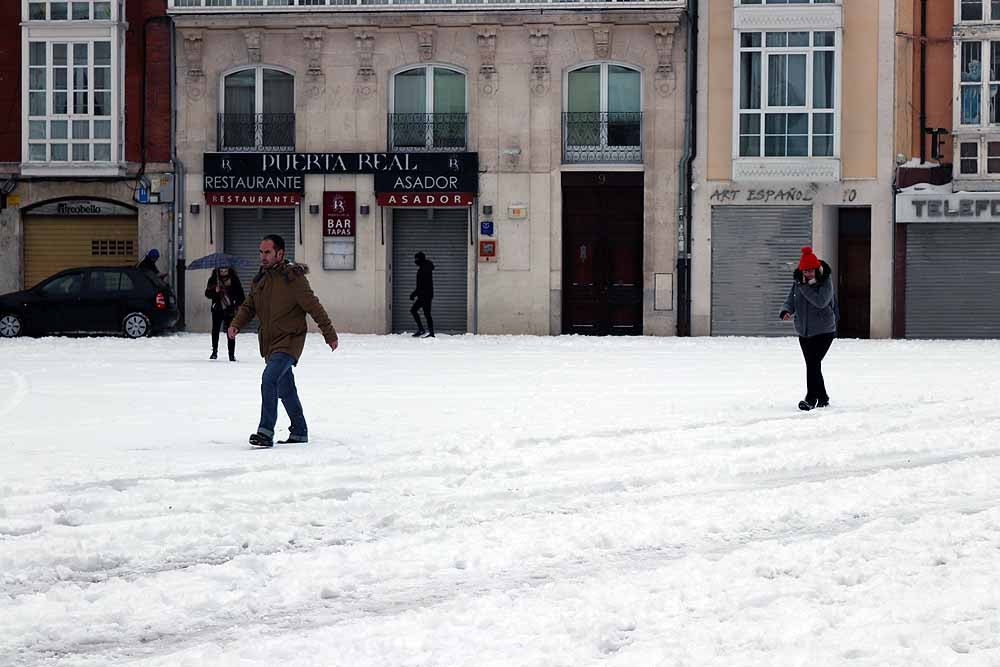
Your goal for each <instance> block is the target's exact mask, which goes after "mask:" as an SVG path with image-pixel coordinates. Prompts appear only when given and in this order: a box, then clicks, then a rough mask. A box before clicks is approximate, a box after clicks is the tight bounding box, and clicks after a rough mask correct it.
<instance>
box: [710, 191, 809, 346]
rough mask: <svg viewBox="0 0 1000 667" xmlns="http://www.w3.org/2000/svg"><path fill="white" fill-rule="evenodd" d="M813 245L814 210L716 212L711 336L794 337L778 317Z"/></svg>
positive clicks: (753, 208) (734, 208)
mask: <svg viewBox="0 0 1000 667" xmlns="http://www.w3.org/2000/svg"><path fill="white" fill-rule="evenodd" d="M811 244H812V207H810V206H713V207H712V334H713V335H715V336H790V335H794V331H793V330H792V327H791V326H790V325H789V324H788V323H786V322H782V321H781V320H779V319H778V311H779V310H781V304H782V303H784V301H785V297H786V296H788V288H789V286H790V285H791V282H792V271H793V270H794V269H795V266H796V263H797V262H798V259H799V256H800V255H801V248H802V246H805V245H811Z"/></svg>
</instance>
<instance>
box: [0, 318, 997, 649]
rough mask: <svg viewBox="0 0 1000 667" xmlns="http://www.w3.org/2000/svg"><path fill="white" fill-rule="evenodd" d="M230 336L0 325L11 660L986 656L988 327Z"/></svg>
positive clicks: (2, 518)
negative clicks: (257, 437)
mask: <svg viewBox="0 0 1000 667" xmlns="http://www.w3.org/2000/svg"><path fill="white" fill-rule="evenodd" d="M239 345H240V347H239V349H238V351H237V354H238V356H240V357H241V362H240V363H237V364H230V363H229V362H225V361H217V362H210V361H208V360H207V356H208V352H209V344H208V336H207V335H204V336H194V335H185V336H176V337H169V338H156V339H151V340H140V341H127V340H114V339H42V340H22V339H18V340H15V341H0V380H2V381H3V383H4V385H3V386H4V387H5V388H7V389H6V390H5V391H4V392H3V393H2V394H0V416H2V417H3V418H4V419H3V421H4V427H3V429H2V431H0V447H2V449H3V451H4V453H5V458H4V465H3V466H2V468H0V664H2V665H5V666H7V665H9V666H16V665H37V664H48V665H102V666H103V665H116V664H130V665H136V664H139V665H158V666H167V665H170V666H176V665H190V666H195V665H198V666H201V665H261V666H263V665H276V664H287V665H351V666H357V665H515V664H516V665H574V666H577V665H598V664H602V665H603V664H610V665H629V666H632V665H653V664H698V665H719V666H722V665H735V664H740V665H787V664H810V665H812V664H818V665H826V664H841V663H844V662H850V663H851V664H857V665H882V664H907V665H911V664H921V665H943V664H958V663H961V664H977V665H980V664H982V665H985V664H998V663H1000V627H998V622H997V608H998V605H1000V597H998V594H997V593H996V584H995V579H996V572H997V570H998V567H1000V502H998V501H1000V490H998V488H1000V487H998V486H997V482H996V480H997V478H998V476H1000V446H998V445H997V444H996V433H997V432H998V428H1000V398H998V397H1000V391H998V390H1000V379H998V377H1000V372H998V371H1000V342H995V341H985V342H966V341H960V342H916V341H848V340H841V341H836V342H835V343H834V346H833V348H832V350H831V352H830V354H829V356H828V357H827V361H826V362H825V369H826V380H827V386H828V387H829V389H830V393H831V397H832V404H833V407H831V408H829V409H827V410H815V411H813V412H810V413H800V412H798V411H797V410H796V409H795V404H796V402H797V401H798V400H799V398H800V397H801V394H802V393H803V384H804V368H803V364H802V361H801V358H800V353H799V350H798V345H797V342H796V341H795V340H794V339H777V340H764V339H655V338H630V339H584V338H566V337H559V338H528V337H507V338H501V337H472V336H462V337H446V336H442V337H440V338H438V339H437V340H414V339H410V338H408V337H400V336H385V337H377V336H351V335H345V336H343V337H342V339H341V349H340V350H338V351H337V352H336V353H331V352H330V351H329V350H328V349H327V348H325V346H324V345H323V341H322V340H321V339H320V338H318V337H310V340H309V342H308V345H307V349H306V354H305V356H304V358H303V360H302V363H301V364H300V366H299V367H298V368H297V369H296V370H295V373H296V376H297V380H298V384H299V389H300V392H301V396H302V400H303V404H304V407H305V410H306V416H307V418H308V419H309V424H310V435H311V438H312V440H313V441H312V442H311V443H310V444H309V445H306V446H279V447H276V448H275V449H273V450H264V451H251V450H250V449H249V447H248V446H247V445H246V436H247V434H248V433H249V432H250V431H251V430H252V429H253V428H254V427H255V426H256V418H257V413H258V410H259V405H258V400H259V399H258V385H259V374H260V371H261V368H262V363H261V361H260V360H259V359H257V358H256V354H255V346H254V345H253V341H252V340H251V339H250V338H249V337H246V336H244V337H241V339H240V343H239ZM283 419H284V418H283V417H282V420H279V426H280V425H283V424H284V425H286V423H285V422H283Z"/></svg>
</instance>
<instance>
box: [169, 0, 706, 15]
mask: <svg viewBox="0 0 1000 667" xmlns="http://www.w3.org/2000/svg"><path fill="white" fill-rule="evenodd" d="M686 2H687V0H168V4H167V11H168V12H170V13H195V12H213V13H219V12H234V13H235V12H246V11H248V10H249V11H256V12H289V11H299V12H308V11H325V12H338V11H339V12H357V11H366V12H367V11H386V12H399V11H411V12H412V11H442V10H456V9H465V10H475V11H483V10H486V11H491V10H492V11H505V12H509V11H518V10H527V11H534V12H537V11H538V10H539V9H541V8H556V9H571V10H579V9H678V10H679V9H684V7H685V3H686Z"/></svg>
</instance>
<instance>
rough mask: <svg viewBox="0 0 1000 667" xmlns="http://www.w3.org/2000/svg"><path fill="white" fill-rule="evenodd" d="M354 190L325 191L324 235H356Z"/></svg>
mask: <svg viewBox="0 0 1000 667" xmlns="http://www.w3.org/2000/svg"><path fill="white" fill-rule="evenodd" d="M355 210H356V208H355V196H354V193H353V192H324V193H323V236H354V212H355Z"/></svg>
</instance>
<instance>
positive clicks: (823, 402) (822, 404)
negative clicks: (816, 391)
mask: <svg viewBox="0 0 1000 667" xmlns="http://www.w3.org/2000/svg"><path fill="white" fill-rule="evenodd" d="M816 407H817V408H828V407H830V399H829V398H821V399H819V401H817V402H816Z"/></svg>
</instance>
